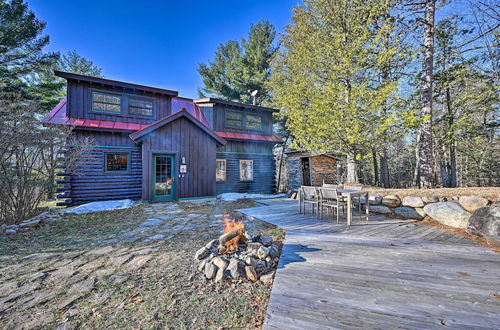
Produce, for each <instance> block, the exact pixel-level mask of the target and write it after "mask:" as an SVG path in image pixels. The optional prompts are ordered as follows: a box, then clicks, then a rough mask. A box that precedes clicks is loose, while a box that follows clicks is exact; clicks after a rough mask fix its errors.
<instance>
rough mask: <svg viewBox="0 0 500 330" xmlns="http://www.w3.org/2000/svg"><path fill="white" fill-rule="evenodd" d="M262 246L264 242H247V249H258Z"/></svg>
mask: <svg viewBox="0 0 500 330" xmlns="http://www.w3.org/2000/svg"><path fill="white" fill-rule="evenodd" d="M261 246H262V244H260V243H259V242H249V243H247V250H248V251H252V250H258V249H259V248H260V247H261Z"/></svg>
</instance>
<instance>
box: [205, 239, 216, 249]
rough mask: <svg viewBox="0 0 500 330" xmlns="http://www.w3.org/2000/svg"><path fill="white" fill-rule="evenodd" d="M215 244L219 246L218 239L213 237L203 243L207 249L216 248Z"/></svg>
mask: <svg viewBox="0 0 500 330" xmlns="http://www.w3.org/2000/svg"><path fill="white" fill-rule="evenodd" d="M217 246H219V240H218V239H213V240H211V241H210V242H208V243H207V245H205V247H206V248H207V249H209V250H211V249H215V248H217Z"/></svg>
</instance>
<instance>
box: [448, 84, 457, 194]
mask: <svg viewBox="0 0 500 330" xmlns="http://www.w3.org/2000/svg"><path fill="white" fill-rule="evenodd" d="M446 107H447V108H448V131H449V137H448V144H449V146H448V147H449V153H450V155H449V157H450V172H449V175H450V176H449V181H448V183H449V185H448V187H450V188H456V187H457V154H456V147H455V134H454V132H453V129H454V128H453V123H454V115H453V110H452V109H451V93H450V88H449V87H446Z"/></svg>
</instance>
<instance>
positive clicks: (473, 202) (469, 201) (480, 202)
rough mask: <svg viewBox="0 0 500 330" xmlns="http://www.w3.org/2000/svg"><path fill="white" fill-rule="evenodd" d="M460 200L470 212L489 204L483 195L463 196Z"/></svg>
mask: <svg viewBox="0 0 500 330" xmlns="http://www.w3.org/2000/svg"><path fill="white" fill-rule="evenodd" d="M458 202H459V203H460V205H462V207H463V208H464V209H466V210H467V211H469V212H474V211H475V210H477V209H478V208H480V207H483V206H486V205H488V200H487V199H486V198H483V197H481V196H462V197H460V199H459V200H458Z"/></svg>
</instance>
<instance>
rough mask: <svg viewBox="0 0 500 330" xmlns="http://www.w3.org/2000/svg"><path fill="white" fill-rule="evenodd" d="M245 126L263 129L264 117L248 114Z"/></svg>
mask: <svg viewBox="0 0 500 330" xmlns="http://www.w3.org/2000/svg"><path fill="white" fill-rule="evenodd" d="M245 117H246V121H245V127H246V128H249V129H261V128H262V117H261V116H257V115H246V116H245Z"/></svg>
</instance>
